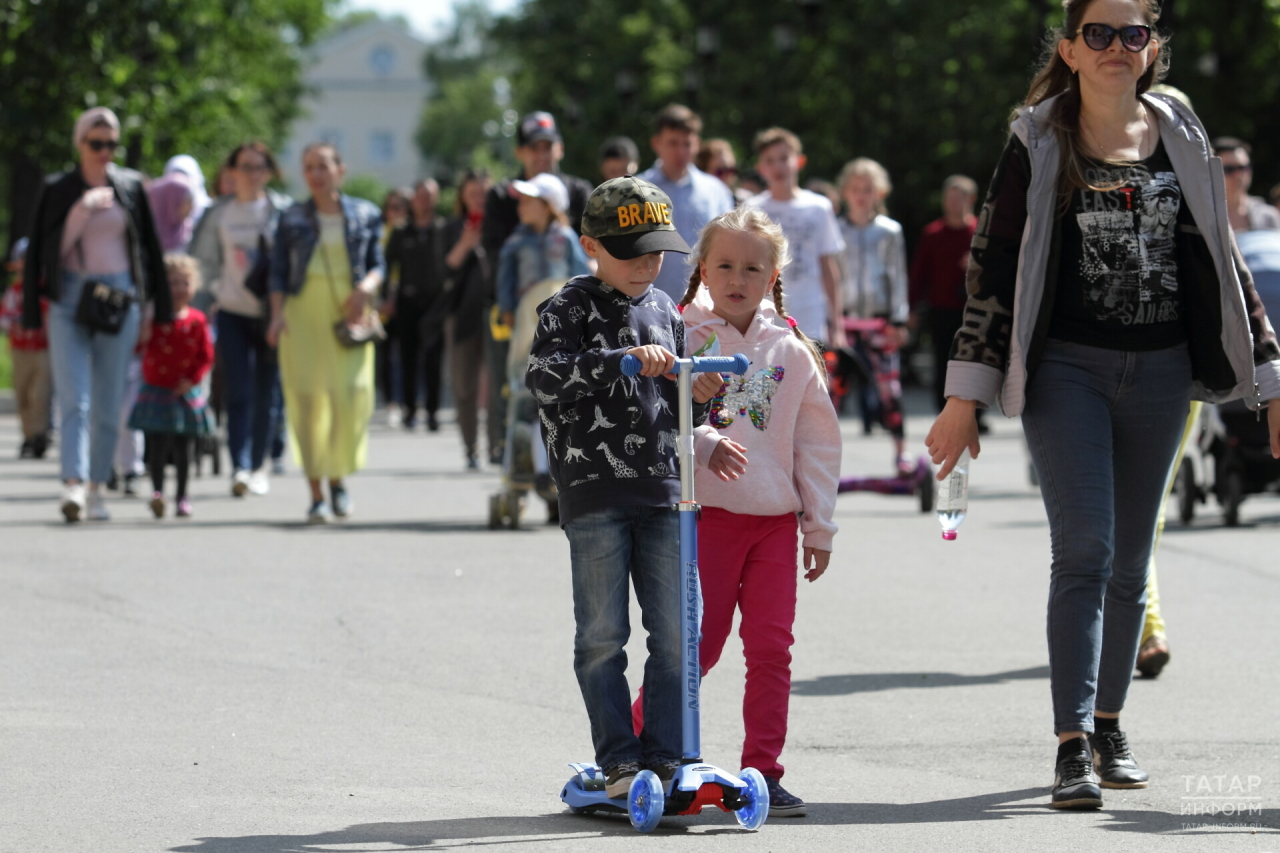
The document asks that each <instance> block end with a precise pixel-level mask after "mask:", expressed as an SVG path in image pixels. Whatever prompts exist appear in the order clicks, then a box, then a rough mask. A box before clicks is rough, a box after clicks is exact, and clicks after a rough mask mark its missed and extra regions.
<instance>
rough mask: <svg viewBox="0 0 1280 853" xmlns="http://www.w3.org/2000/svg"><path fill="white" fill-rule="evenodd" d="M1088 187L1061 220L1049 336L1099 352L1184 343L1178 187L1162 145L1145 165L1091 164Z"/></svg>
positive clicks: (1145, 161)
mask: <svg viewBox="0 0 1280 853" xmlns="http://www.w3.org/2000/svg"><path fill="white" fill-rule="evenodd" d="M1087 176H1088V179H1089V182H1090V184H1092V185H1093V186H1108V185H1111V184H1118V186H1117V187H1116V188H1115V189H1113V190H1108V191H1106V192H1097V191H1095V190H1090V189H1083V190H1076V191H1075V192H1074V193H1073V194H1072V197H1071V207H1070V208H1069V209H1068V210H1067V212H1066V213H1065V214H1064V215H1063V217H1062V220H1061V228H1062V251H1061V255H1060V266H1059V268H1058V282H1057V290H1056V292H1055V294H1054V302H1053V317H1052V320H1051V321H1050V324H1049V337H1051V338H1056V339H1058V340H1063V341H1070V342H1072V343H1079V344H1087V345H1089V346H1095V347H1102V348H1105V349H1116V350H1128V351H1132V352H1137V351H1144V350H1157V349H1166V348H1168V347H1172V346H1177V345H1178V344H1180V343H1182V342H1183V341H1184V340H1186V328H1185V326H1184V324H1183V313H1184V309H1183V304H1182V289H1181V288H1180V287H1179V284H1178V262H1177V252H1176V250H1175V249H1176V242H1175V241H1176V240H1177V225H1178V214H1179V212H1180V211H1181V209H1182V188H1181V186H1180V185H1179V184H1178V177H1177V175H1176V174H1174V171H1173V164H1172V163H1170V162H1169V155H1168V154H1167V153H1166V152H1165V149H1164V143H1163V142H1161V143H1159V144H1158V145H1157V146H1156V150H1155V151H1154V152H1153V153H1152V155H1151V156H1150V157H1148V158H1147V159H1146V160H1141V161H1139V162H1137V163H1132V164H1127V165H1122V166H1117V165H1111V164H1107V163H1102V162H1098V161H1091V165H1090V168H1089V170H1088V172H1087Z"/></svg>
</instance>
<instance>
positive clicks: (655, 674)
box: [565, 506, 683, 770]
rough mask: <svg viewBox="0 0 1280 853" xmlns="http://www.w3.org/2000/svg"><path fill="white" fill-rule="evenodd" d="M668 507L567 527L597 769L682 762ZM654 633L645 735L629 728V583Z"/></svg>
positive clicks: (673, 546) (675, 583)
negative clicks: (626, 762) (625, 763)
mask: <svg viewBox="0 0 1280 853" xmlns="http://www.w3.org/2000/svg"><path fill="white" fill-rule="evenodd" d="M678 515H679V514H678V513H677V512H676V511H675V510H674V509H672V508H670V507H651V506H618V507H610V508H607V509H602V510H598V511H596V512H592V513H588V514H587V515H583V516H580V517H578V518H575V519H573V520H572V521H570V522H569V523H568V524H566V525H565V533H566V535H568V537H569V553H570V558H571V562H572V566H573V616H574V620H575V622H576V623H577V631H576V633H575V634H574V639H573V670H574V673H575V674H576V675H577V676H578V686H579V687H580V688H581V689H582V698H583V701H584V702H585V703H586V706H587V717H588V718H589V719H590V721H591V740H592V742H593V744H594V745H595V752H596V763H597V764H599V765H600V766H601V767H602V768H604V769H605V770H609V769H611V768H613V767H615V766H617V765H618V764H620V763H622V762H624V761H638V762H641V763H650V764H652V763H660V762H677V763H678V762H679V760H680V754H681V729H680V725H681V724H680V698H681V696H682V695H683V686H682V683H681V675H680V643H681V636H682V629H681V607H680V521H679V517H678ZM628 579H630V580H631V582H632V583H633V584H634V585H635V589H636V599H637V601H639V603H640V611H641V619H642V621H643V624H644V628H645V630H646V631H647V632H648V634H649V638H648V642H647V648H648V651H649V658H648V660H647V661H645V665H644V730H643V732H641V734H640V736H639V737H636V735H635V732H634V730H633V729H632V724H631V692H630V688H629V686H628V685H627V676H626V669H627V653H626V651H625V646H626V644H627V639H628V638H629V637H630V635H631V625H630V622H629V618H628V593H627V580H628Z"/></svg>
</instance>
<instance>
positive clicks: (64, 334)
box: [48, 271, 142, 483]
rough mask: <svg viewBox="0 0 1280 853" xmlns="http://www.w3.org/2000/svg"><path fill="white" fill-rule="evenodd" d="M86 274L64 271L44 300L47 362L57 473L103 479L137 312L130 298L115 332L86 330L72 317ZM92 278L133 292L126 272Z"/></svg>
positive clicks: (114, 438) (114, 436)
mask: <svg viewBox="0 0 1280 853" xmlns="http://www.w3.org/2000/svg"><path fill="white" fill-rule="evenodd" d="M86 278H87V277H86V276H84V275H81V274H80V273H74V272H70V271H63V273H62V295H61V296H60V297H59V299H58V301H57V302H50V303H49V322H48V325H49V364H50V367H51V368H52V371H53V387H54V393H55V394H56V395H57V400H58V414H59V417H60V424H59V427H58V429H59V443H60V449H61V454H60V455H61V467H62V479H63V480H79V481H81V482H85V481H89V482H93V483H105V482H107V481H108V480H110V479H111V469H112V466H113V464H114V462H115V453H116V442H117V440H118V439H119V437H120V422H121V417H120V413H121V407H122V406H123V405H124V402H123V401H124V388H125V380H126V378H127V376H128V372H129V360H130V358H132V357H133V348H134V346H136V345H137V343H138V326H139V322H140V318H141V316H142V313H141V310H140V309H139V307H138V303H137V302H134V303H132V304H131V305H130V306H129V311H128V314H126V316H125V321H124V325H123V327H122V328H121V329H120V332H119V333H118V334H114V335H108V334H104V333H102V332H96V333H95V332H90V331H89V329H88V328H87V327H85V326H82V325H80V324H79V323H77V322H76V308H77V307H78V306H79V305H80V292H81V291H82V290H84V283H85V281H86ZM91 278H93V279H95V280H97V281H101V282H103V283H105V284H106V285H108V286H109V287H112V288H114V289H116V290H123V291H126V292H128V293H133V292H134V286H133V278H132V277H131V276H130V275H129V273H115V274H112V275H94V276H91Z"/></svg>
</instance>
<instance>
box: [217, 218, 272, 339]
mask: <svg viewBox="0 0 1280 853" xmlns="http://www.w3.org/2000/svg"><path fill="white" fill-rule="evenodd" d="M270 217H271V201H270V200H269V199H267V198H260V199H257V200H256V201H232V202H228V203H227V206H226V207H224V208H223V210H222V219H221V220H220V221H219V222H218V239H219V240H220V241H221V242H222V280H221V281H220V282H218V293H217V297H218V308H219V309H220V310H222V311H230V312H231V313H232V314H240V315H242V316H244V317H261V316H262V314H263V305H262V300H261V299H259V298H258V297H256V296H254V295H253V294H252V293H250V292H249V291H248V290H246V289H245V286H244V279H245V276H247V275H248V274H249V270H251V269H253V265H254V264H255V263H256V262H257V260H258V235H259V234H261V233H263V230H264V229H265V228H266V227H267V221H268V220H269V219H270ZM268 239H269V238H268Z"/></svg>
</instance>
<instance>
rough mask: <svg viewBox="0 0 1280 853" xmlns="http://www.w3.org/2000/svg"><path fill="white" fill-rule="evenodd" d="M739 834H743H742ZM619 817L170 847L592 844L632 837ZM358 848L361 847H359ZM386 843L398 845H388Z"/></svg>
mask: <svg viewBox="0 0 1280 853" xmlns="http://www.w3.org/2000/svg"><path fill="white" fill-rule="evenodd" d="M687 831H688V829H687V826H682V825H680V824H678V823H675V822H674V821H671V820H668V821H665V822H664V823H663V824H662V825H661V826H659V828H658V830H657V831H656V832H655V833H654V834H655V835H661V834H664V833H669V834H670V833H683V832H687ZM739 831H741V830H739ZM635 834H636V831H635V830H634V829H632V828H631V824H630V823H628V822H627V821H626V820H625V819H624V818H621V817H591V816H578V815H573V814H570V813H569V812H567V811H566V812H561V813H558V814H546V815H530V816H526V817H471V818H456V819H452V820H423V821H413V822H410V823H361V824H356V825H355V826H349V827H347V828H346V829H338V830H333V831H331V832H319V833H316V834H314V835H246V836H241V837H238V838H232V837H229V838H199V839H196V843H194V844H184V845H182V846H181V847H171V848H169V849H170V851H171V853H325V851H331V850H334V849H352V850H357V849H359V850H366V849H377V850H383V849H403V850H422V849H431V848H436V847H443V846H445V845H447V844H448V842H450V841H477V840H480V839H484V840H485V846H486V847H487V846H492V845H498V844H531V843H534V842H537V841H574V840H576V841H588V840H591V839H598V838H606V837H610V836H622V837H625V836H633V835H635ZM355 845H360V846H359V847H357V846H355ZM386 845H394V847H387V846H386Z"/></svg>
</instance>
